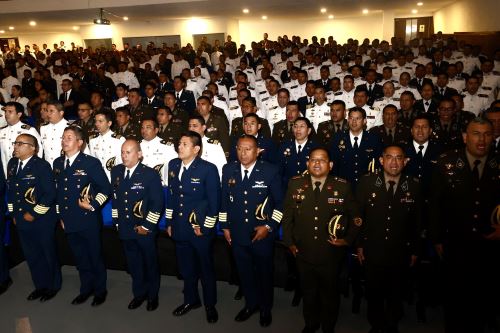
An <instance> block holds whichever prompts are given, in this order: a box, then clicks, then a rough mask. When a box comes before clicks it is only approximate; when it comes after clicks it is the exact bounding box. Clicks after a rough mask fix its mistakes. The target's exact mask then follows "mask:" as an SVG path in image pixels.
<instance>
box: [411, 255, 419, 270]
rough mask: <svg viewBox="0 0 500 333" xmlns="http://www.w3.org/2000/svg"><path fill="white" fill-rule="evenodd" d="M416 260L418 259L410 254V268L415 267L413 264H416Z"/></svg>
mask: <svg viewBox="0 0 500 333" xmlns="http://www.w3.org/2000/svg"><path fill="white" fill-rule="evenodd" d="M417 258H418V257H417V256H416V255H414V254H412V256H411V259H410V267H413V266H415V264H416V263H417Z"/></svg>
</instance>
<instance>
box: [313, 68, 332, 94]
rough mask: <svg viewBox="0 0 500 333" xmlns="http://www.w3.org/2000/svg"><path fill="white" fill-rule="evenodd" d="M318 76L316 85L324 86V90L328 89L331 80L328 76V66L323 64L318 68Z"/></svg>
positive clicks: (329, 88)
mask: <svg viewBox="0 0 500 333" xmlns="http://www.w3.org/2000/svg"><path fill="white" fill-rule="evenodd" d="M319 73H320V78H319V79H318V80H316V86H323V88H325V92H328V91H330V90H331V89H332V88H331V87H330V82H331V81H332V80H331V79H330V78H329V77H330V67H329V66H326V65H323V66H321V68H320V70H319Z"/></svg>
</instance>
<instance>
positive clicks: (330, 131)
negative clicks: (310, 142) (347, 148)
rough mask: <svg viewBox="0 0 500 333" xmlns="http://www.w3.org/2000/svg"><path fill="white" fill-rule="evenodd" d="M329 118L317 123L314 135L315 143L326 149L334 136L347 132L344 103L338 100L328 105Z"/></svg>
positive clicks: (347, 125)
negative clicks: (316, 131)
mask: <svg viewBox="0 0 500 333" xmlns="http://www.w3.org/2000/svg"><path fill="white" fill-rule="evenodd" d="M330 117H331V119H330V120H327V121H323V122H321V123H319V125H318V133H317V134H316V141H317V142H318V143H319V144H321V145H324V146H325V147H328V145H329V143H330V140H331V139H332V138H333V136H334V135H335V134H337V133H340V132H344V131H348V130H349V124H348V123H347V119H346V117H345V103H344V101H342V100H340V99H338V100H335V101H333V102H332V103H331V104H330Z"/></svg>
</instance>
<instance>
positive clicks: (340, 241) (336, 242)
mask: <svg viewBox="0 0 500 333" xmlns="http://www.w3.org/2000/svg"><path fill="white" fill-rule="evenodd" d="M328 243H330V244H332V245H334V246H347V245H349V244H347V242H346V241H345V239H339V238H335V237H333V236H330V239H328Z"/></svg>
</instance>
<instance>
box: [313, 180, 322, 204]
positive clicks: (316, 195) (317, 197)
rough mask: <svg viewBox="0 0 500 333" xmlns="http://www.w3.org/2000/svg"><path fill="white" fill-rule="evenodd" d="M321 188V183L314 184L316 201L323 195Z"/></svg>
mask: <svg viewBox="0 0 500 333" xmlns="http://www.w3.org/2000/svg"><path fill="white" fill-rule="evenodd" d="M320 186H321V182H314V199H316V201H317V200H318V199H319V195H320V193H321V189H320V188H319V187H320Z"/></svg>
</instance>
